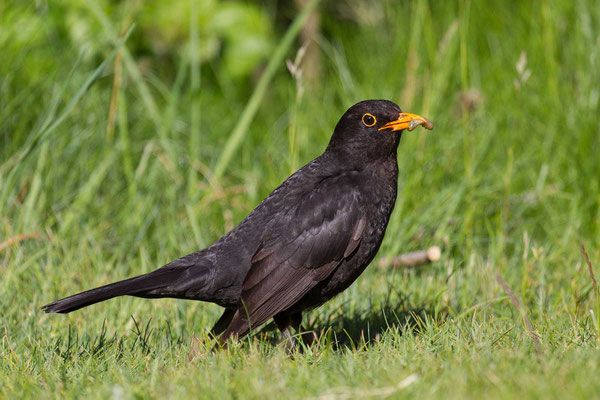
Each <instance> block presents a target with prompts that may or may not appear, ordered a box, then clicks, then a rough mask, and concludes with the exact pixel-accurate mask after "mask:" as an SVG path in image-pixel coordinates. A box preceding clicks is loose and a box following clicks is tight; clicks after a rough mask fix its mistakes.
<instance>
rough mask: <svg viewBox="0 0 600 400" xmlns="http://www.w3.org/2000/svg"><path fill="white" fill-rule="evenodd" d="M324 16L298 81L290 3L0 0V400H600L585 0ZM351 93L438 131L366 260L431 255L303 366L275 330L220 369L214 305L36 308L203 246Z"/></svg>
mask: <svg viewBox="0 0 600 400" xmlns="http://www.w3.org/2000/svg"><path fill="white" fill-rule="evenodd" d="M300 3H303V2H298V3H297V4H300ZM318 14H319V17H320V25H318V26H317V27H316V29H309V28H307V29H305V30H304V31H303V32H302V33H301V37H303V38H304V39H310V43H311V46H312V47H308V50H307V52H306V53H305V57H303V59H302V61H301V62H300V63H298V64H297V66H298V67H299V68H300V69H302V71H303V74H302V76H301V77H300V76H299V74H298V73H297V71H296V73H295V74H294V75H292V74H290V72H289V71H288V69H286V67H285V63H284V62H283V57H281V56H285V58H287V59H289V60H292V61H293V60H295V59H299V58H301V57H297V56H296V55H297V54H298V52H299V49H300V48H301V46H302V44H303V40H302V39H300V38H294V37H293V36H290V35H288V36H285V35H284V34H285V33H286V31H287V30H288V28H289V27H290V26H291V24H292V22H293V21H297V18H298V15H299V11H298V10H297V9H296V6H294V5H293V4H291V3H288V2H275V1H264V2H258V1H255V2H248V3H247V2H242V1H227V2H217V1H216V0H214V1H208V0H205V1H194V0H192V1H177V2H176V1H171V2H151V3H148V4H146V3H142V2H136V1H135V0H131V1H125V2H116V1H108V0H104V1H91V0H90V1H87V0H76V1H66V0H57V1H52V2H49V1H48V2H47V1H36V2H19V1H11V0H8V1H4V2H1V3H0V21H1V22H0V26H1V28H0V54H2V60H3V61H2V62H1V63H0V315H1V317H0V328H1V329H0V332H1V333H0V337H1V340H0V397H3V398H18V397H34V396H35V397H40V396H41V397H54V398H65V397H66V398H69V397H85V398H107V397H111V396H112V397H113V398H116V399H120V398H164V397H172V398H190V397H192V398H193V397H200V398H210V397H213V398H240V397H243V398H265V397H266V398H281V397H283V396H286V397H287V398H301V397H319V398H324V399H334V398H353V397H356V398H364V397H387V396H393V397H416V396H418V397H428V398H444V399H447V398H481V397H484V396H485V397H486V398H490V399H492V398H515V396H518V397H520V398H522V397H530V398H574V397H580V398H590V397H593V396H597V394H598V392H599V390H600V380H599V379H598V376H600V363H599V361H598V360H599V359H600V358H599V357H600V351H599V341H600V299H599V297H598V296H599V293H598V289H597V287H595V286H594V284H593V281H592V279H591V277H590V273H589V270H588V266H587V265H586V263H585V260H584V257H583V255H582V253H581V252H580V245H581V244H582V243H583V244H585V246H586V248H587V251H588V253H589V255H590V259H591V262H592V263H595V267H596V271H598V266H599V265H600V223H599V221H600V211H599V210H600V194H599V193H600V191H599V189H600V187H599V180H600V179H599V178H600V177H599V175H600V157H598V154H599V153H600V140H599V136H598V135H599V119H598V115H600V109H599V98H600V88H599V86H598V82H600V8H599V7H598V6H597V3H596V2H595V1H592V0H575V1H570V0H569V1H567V0H564V1H561V0H556V1H550V0H545V1H539V2H516V1H515V2H510V1H499V0H498V1H479V0H473V1H469V0H463V1H457V2H439V1H423V0H419V1H414V2H408V1H391V0H390V1H382V2H370V1H363V0H346V1H342V2H333V1H331V2H323V3H321V4H320V5H319V6H318ZM314 22H315V21H314V20H311V23H314ZM132 24H135V27H134V28H133V30H129V28H130V26H132ZM128 33H129V35H128V36H127V34H128ZM292 33H293V32H292ZM120 38H123V40H121V39H120ZM291 39H294V40H291ZM119 48H120V52H119V53H118V54H117V53H116V50H117V49H119ZM301 53H302V51H300V55H301ZM280 58H281V59H280ZM291 69H292V70H294V68H293V67H292V68H291ZM265 74H270V76H271V77H272V79H270V80H267V79H266V78H264V77H265V76H266V77H267V78H268V77H269V75H265ZM261 77H263V78H261ZM366 98H388V99H392V100H394V101H396V102H398V103H399V104H400V105H401V107H402V108H403V109H405V110H407V111H411V112H416V113H419V114H423V115H426V116H428V117H429V118H431V119H432V120H433V121H434V122H435V124H436V128H435V130H434V131H433V132H432V133H426V132H425V131H422V130H421V131H415V132H413V133H410V134H407V135H405V136H404V137H403V140H402V143H401V146H400V149H399V157H398V161H399V165H400V171H401V179H400V184H399V195H398V201H397V205H396V210H395V212H394V214H393V216H392V220H391V223H390V226H389V229H388V232H387V235H386V239H385V241H384V244H383V246H382V249H381V251H380V255H379V258H378V260H379V259H381V257H386V256H387V257H389V256H393V255H396V254H398V253H402V252H405V251H410V250H416V249H423V248H426V247H428V246H429V245H433V244H436V245H441V246H442V247H443V255H442V259H441V260H440V261H439V262H437V263H434V264H431V265H429V266H426V267H420V268H418V269H412V270H391V269H385V268H384V269H381V268H377V267H375V266H372V267H370V268H369V269H368V270H367V271H366V272H365V273H364V274H363V276H361V278H360V279H359V280H358V281H357V282H356V283H355V284H354V285H353V286H352V287H351V288H350V289H349V290H347V291H346V292H345V293H343V294H342V295H340V296H339V297H337V298H336V299H335V300H333V301H331V302H330V303H328V304H326V305H325V306H323V307H322V308H320V309H318V310H315V311H313V312H311V313H309V314H308V315H307V316H306V318H305V320H306V321H307V323H306V329H307V330H310V331H314V332H315V333H316V335H317V337H318V341H317V343H315V344H314V345H313V346H311V347H309V348H306V349H304V352H303V353H302V354H297V355H295V357H294V358H293V359H292V358H289V357H288V356H287V355H286V353H285V351H284V349H283V348H282V346H280V345H278V344H277V338H278V335H277V334H276V333H275V332H272V331H270V330H269V329H266V330H264V331H263V332H261V333H258V334H256V335H254V336H252V337H250V338H248V339H247V340H243V341H242V342H241V343H237V344H236V345H234V346H232V347H231V348H230V349H228V350H227V351H222V352H217V353H213V352H211V350H210V349H211V344H210V343H207V342H206V341H205V337H206V332H207V331H208V329H209V328H210V326H211V324H212V323H213V322H214V320H215V319H216V318H217V315H218V312H219V308H218V307H217V306H214V305H211V304H204V303H195V302H186V301H180V300H156V301H150V300H141V299H135V298H121V299H117V300H112V301H109V302H106V303H102V304H99V305H96V306H94V307H92V308H89V309H84V310H81V311H78V312H76V313H73V314H71V315H68V316H61V315H45V314H43V313H42V312H41V311H40V309H39V308H40V306H41V305H43V304H45V303H47V302H49V301H52V300H55V299H56V298H60V297H63V296H65V295H69V294H71V293H73V292H76V291H80V290H84V289H88V288H90V287H93V286H97V285H101V284H106V283H109V282H112V281H115V280H119V279H122V278H125V277H128V276H132V275H136V274H140V273H143V272H147V271H150V270H151V269H154V268H155V267H157V266H160V265H162V264H164V263H166V262H168V261H170V260H172V259H174V258H176V257H178V256H181V255H184V254H187V253H189V252H192V251H194V250H197V249H199V248H202V247H204V246H206V245H208V244H210V243H211V242H213V241H214V240H216V239H217V238H218V237H220V236H221V235H222V234H224V233H225V232H227V231H228V230H229V229H231V228H232V227H233V226H234V225H235V224H236V223H237V222H239V221H240V220H241V219H242V218H243V217H244V216H245V215H246V214H247V213H248V212H249V211H250V210H251V209H252V208H253V207H254V206H255V205H256V204H257V203H258V202H259V201H260V200H262V199H263V198H264V197H265V196H266V195H267V194H268V193H269V192H270V191H271V190H272V189H273V188H274V187H276V186H277V185H278V184H279V183H280V182H281V181H282V180H283V179H285V178H286V177H287V176H288V175H289V173H290V172H291V171H293V170H295V169H296V168H297V167H299V166H300V165H302V164H303V163H305V162H308V161H309V160H310V159H311V158H313V157H315V156H317V155H318V154H320V152H321V151H323V149H324V148H325V146H326V144H327V141H328V138H329V135H330V134H331V132H332V129H333V127H334V125H335V123H336V121H337V119H338V118H339V117H340V116H341V114H342V113H343V112H344V111H345V109H346V108H347V107H349V106H350V105H352V104H353V103H355V102H356V101H359V100H362V99H366ZM253 111H256V113H255V114H253ZM250 117H253V118H250ZM246 128H247V129H246ZM232 138H235V139H232ZM236 144H239V147H236ZM224 154H225V155H224ZM215 171H216V173H215ZM497 274H500V276H501V277H502V278H503V280H504V281H505V282H506V284H507V285H508V287H510V289H512V292H513V293H514V299H512V300H514V301H518V303H517V304H519V305H518V306H515V305H514V304H513V302H512V301H511V298H510V297H509V296H508V295H507V292H506V291H505V290H504V289H503V288H502V286H501V285H500V284H499V282H498V281H497V279H496V276H497ZM526 319H529V320H530V321H531V329H528V328H527V326H526V324H525V320H526ZM194 335H195V336H196V338H197V339H196V340H193V337H194Z"/></svg>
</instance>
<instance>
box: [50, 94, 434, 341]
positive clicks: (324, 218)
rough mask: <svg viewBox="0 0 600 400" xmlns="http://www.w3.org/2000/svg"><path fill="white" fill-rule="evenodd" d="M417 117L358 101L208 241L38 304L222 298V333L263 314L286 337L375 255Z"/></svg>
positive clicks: (420, 121) (60, 306) (61, 309)
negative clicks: (132, 273)
mask: <svg viewBox="0 0 600 400" xmlns="http://www.w3.org/2000/svg"><path fill="white" fill-rule="evenodd" d="M419 125H422V126H423V127H425V128H427V129H432V128H433V124H432V123H431V122H430V121H428V120H427V119H425V118H423V117H421V116H418V115H415V114H409V113H404V112H402V110H401V109H400V107H398V106H397V105H396V104H394V103H393V102H391V101H387V100H366V101H361V102H359V103H357V104H355V105H353V106H352V107H350V108H349V109H348V111H346V113H345V114H344V115H343V116H342V118H341V119H340V120H339V122H338V123H337V125H336V127H335V130H334V132H333V135H332V137H331V140H330V142H329V145H328V146H327V148H326V149H325V152H324V153H323V154H321V155H320V156H318V157H317V158H315V159H314V160H312V161H311V162H309V163H308V164H306V165H305V166H304V167H302V168H300V170H298V171H297V172H296V173H294V174H293V175H292V176H290V177H289V178H288V179H286V180H285V181H284V182H283V183H282V184H281V185H280V186H279V187H278V188H276V189H275V190H274V191H273V192H272V193H271V194H270V195H269V196H268V197H267V198H266V199H265V200H263V201H262V202H261V203H260V204H259V205H258V206H257V207H256V208H255V209H254V210H253V211H252V212H251V213H250V214H249V215H248V216H247V217H246V218H245V219H244V220H243V221H242V222H241V223H240V224H239V225H238V226H236V227H235V228H234V229H233V230H232V231H231V232H229V233H228V234H226V235H225V236H223V237H221V238H220V239H219V240H217V241H216V242H215V243H213V244H212V245H210V246H209V247H207V248H205V249H203V250H200V251H197V252H194V253H191V254H188V255H187V256H184V257H182V258H179V259H177V260H175V261H173V262H170V263H169V264H167V265H164V266H163V267H161V268H158V269H156V270H154V271H152V272H150V273H147V274H145V275H140V276H137V277H134V278H130V279H126V280H123V281H119V282H116V283H111V284H109V285H106V286H101V287H98V288H96V289H91V290H88V291H85V292H82V293H79V294H75V295H72V296H69V297H66V298H64V299H61V300H57V301H55V302H53V303H50V304H47V305H45V306H43V310H45V311H46V312H47V313H69V312H71V311H75V310H77V309H79V308H82V307H86V306H89V305H91V304H94V303H98V302H100V301H104V300H108V299H111V298H113V297H117V296H123V295H129V296H136V297H143V298H159V297H171V298H178V299H190V300H201V301H208V302H212V303H216V304H218V305H220V306H222V307H224V308H225V310H224V312H223V314H222V316H221V317H220V318H219V320H218V321H217V322H216V324H215V326H214V327H213V329H212V331H211V332H212V333H213V334H214V335H220V336H219V341H220V342H221V343H225V342H226V341H227V339H229V338H230V337H232V336H236V337H238V338H241V337H243V336H245V335H247V334H248V333H249V332H250V331H251V330H253V329H256V328H257V327H259V326H260V325H262V324H264V323H265V322H266V321H268V320H269V319H270V318H273V319H274V320H275V323H276V325H277V327H278V328H279V329H280V330H281V332H282V333H283V335H284V337H286V338H291V333H290V330H289V328H290V327H293V328H294V329H296V330H299V329H300V324H301V321H302V312H303V311H304V310H307V309H310V308H314V307H317V306H319V305H321V304H323V303H324V302H326V301H327V300H329V299H331V298H332V297H334V296H335V295H337V294H338V293H340V292H342V291H343V290H344V289H346V288H347V287H348V286H350V284H352V282H354V281H355V280H356V278H357V277H358V276H359V275H360V274H361V273H362V272H363V271H364V269H365V268H366V267H367V265H368V264H369V263H370V262H371V260H372V259H373V257H375V254H376V253H377V250H378V249H379V246H380V245H381V242H382V240H383V236H384V233H385V230H386V227H387V224H388V221H389V219H390V215H391V213H392V210H393V208H394V203H395V201H396V192H397V184H398V164H397V161H396V150H397V147H398V143H399V141H400V136H401V134H402V132H403V131H404V130H405V129H406V130H409V131H410V130H413V129H414V128H416V127H417V126H419Z"/></svg>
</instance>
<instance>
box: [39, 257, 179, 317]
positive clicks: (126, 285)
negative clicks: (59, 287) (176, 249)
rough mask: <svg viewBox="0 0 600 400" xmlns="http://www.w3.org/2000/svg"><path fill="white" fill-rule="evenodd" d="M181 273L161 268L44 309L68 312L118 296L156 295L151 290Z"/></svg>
mask: <svg viewBox="0 0 600 400" xmlns="http://www.w3.org/2000/svg"><path fill="white" fill-rule="evenodd" d="M180 273H181V271H178V270H174V269H167V268H159V269H157V270H156V271H153V272H150V273H148V274H146V275H141V276H136V277H135V278H129V279H125V280H123V281H119V282H115V283H111V284H109V285H105V286H101V287H98V288H95V289H91V290H87V291H85V292H81V293H78V294H74V295H72V296H69V297H65V298H64V299H60V300H56V301H55V302H52V303H50V304H46V305H45V306H43V307H42V310H44V311H45V312H47V313H61V314H66V313H70V312H71V311H75V310H78V309H80V308H83V307H87V306H90V305H92V304H95V303H99V302H101V301H104V300H108V299H112V298H113V297H118V296H125V295H131V296H139V297H154V296H152V293H151V291H153V290H157V289H160V288H162V287H164V286H168V285H169V284H172V283H173V280H174V279H173V278H176V277H178V276H180ZM173 275H176V276H173ZM149 292H150V293H149Z"/></svg>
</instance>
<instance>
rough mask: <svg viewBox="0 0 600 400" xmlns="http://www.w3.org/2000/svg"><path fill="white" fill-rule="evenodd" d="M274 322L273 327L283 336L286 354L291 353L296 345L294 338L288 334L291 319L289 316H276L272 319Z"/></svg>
mask: <svg viewBox="0 0 600 400" xmlns="http://www.w3.org/2000/svg"><path fill="white" fill-rule="evenodd" d="M273 320H274V321H275V325H277V329H279V330H280V331H281V333H282V335H283V340H284V341H285V349H286V350H287V352H288V353H293V352H294V350H296V348H297V346H298V343H296V338H294V336H293V335H292V333H291V332H290V325H291V322H292V319H291V318H290V316H289V315H281V314H279V315H276V316H274V317H273Z"/></svg>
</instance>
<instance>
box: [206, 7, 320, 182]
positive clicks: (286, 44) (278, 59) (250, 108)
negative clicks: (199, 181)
mask: <svg viewBox="0 0 600 400" xmlns="http://www.w3.org/2000/svg"><path fill="white" fill-rule="evenodd" d="M318 3H319V0H311V1H310V2H309V3H308V4H307V5H306V7H305V8H304V10H302V12H301V13H300V14H299V15H298V16H297V17H296V18H295V19H294V22H292V25H291V26H290V27H289V28H288V30H287V32H286V33H285V35H284V36H283V38H282V39H281V41H280V42H279V45H278V46H277V48H276V49H275V52H274V53H273V56H272V57H271V59H270V60H269V63H268V64H267V67H266V68H265V71H264V72H263V74H262V75H261V77H260V79H259V81H258V83H257V84H256V87H255V88H254V92H253V93H252V95H251V96H250V100H248V103H246V107H245V108H244V111H243V112H242V116H241V117H240V119H239V120H238V122H237V124H236V126H235V128H234V129H233V132H232V133H231V135H230V136H229V138H228V139H227V142H226V143H225V146H224V148H223V152H222V153H221V155H220V156H219V159H218V160H217V163H216V165H215V168H214V171H215V172H214V178H215V179H216V180H217V181H219V180H220V179H221V178H222V177H223V173H224V172H225V170H226V169H227V167H228V166H229V163H230V162H231V158H232V157H233V155H234V154H235V152H236V151H237V149H238V147H239V146H240V144H241V142H242V139H244V136H246V134H247V133H248V127H249V126H250V123H251V122H252V119H253V118H254V115H255V114H256V111H257V110H258V106H259V105H260V103H261V102H262V99H263V97H264V96H265V93H266V92H267V88H268V86H269V83H270V82H271V80H272V79H273V76H274V75H275V72H277V69H278V68H280V67H281V66H282V65H283V60H284V58H285V55H286V54H287V52H288V50H289V49H290V47H292V44H293V41H294V39H295V38H296V36H298V33H299V32H300V29H301V28H302V26H303V25H304V23H305V22H306V19H307V18H308V16H309V15H310V13H311V12H312V11H313V10H314V9H315V7H316V6H317V4H318Z"/></svg>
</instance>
